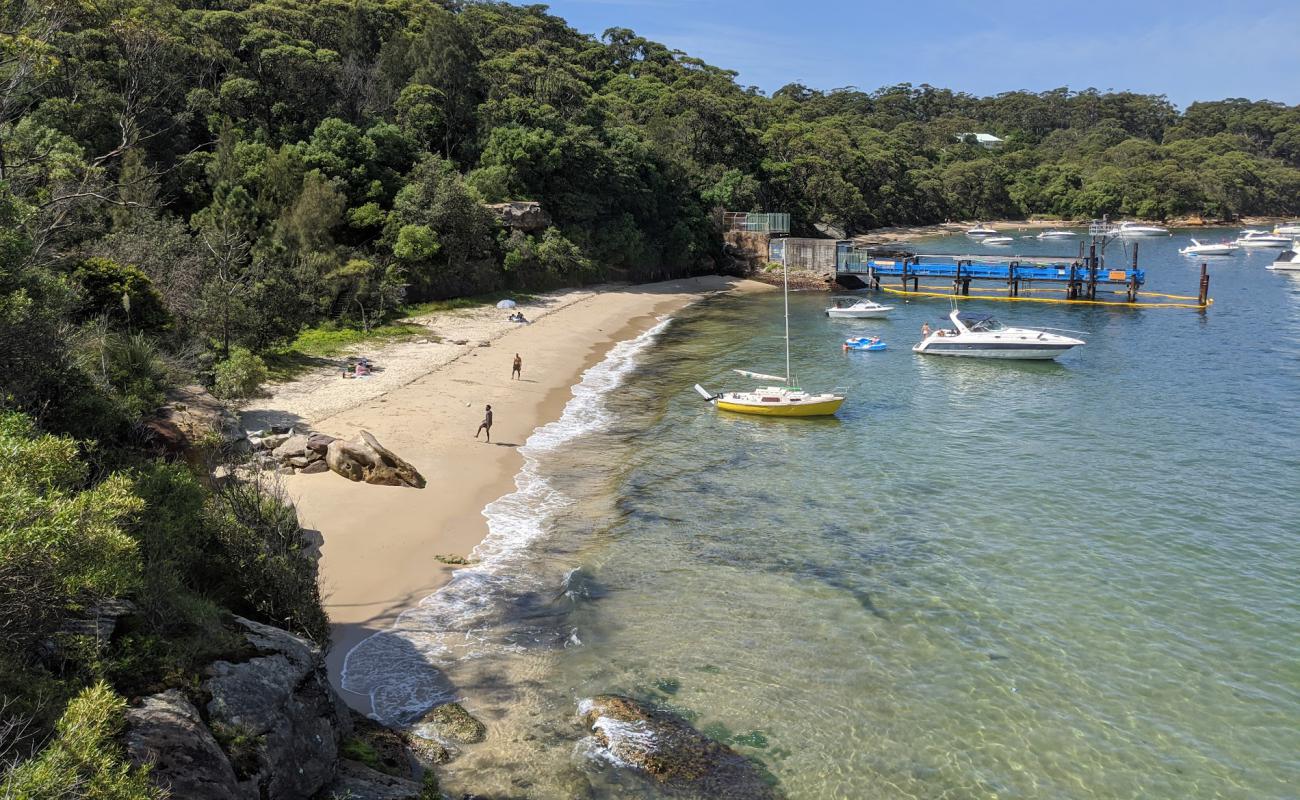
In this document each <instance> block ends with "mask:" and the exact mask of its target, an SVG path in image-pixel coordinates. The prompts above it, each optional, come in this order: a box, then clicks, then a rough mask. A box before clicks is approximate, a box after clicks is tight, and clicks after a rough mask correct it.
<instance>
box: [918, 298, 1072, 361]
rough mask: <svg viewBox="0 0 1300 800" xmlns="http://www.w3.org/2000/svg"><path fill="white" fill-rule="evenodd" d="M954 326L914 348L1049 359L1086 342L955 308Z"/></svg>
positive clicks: (953, 353) (941, 352)
mask: <svg viewBox="0 0 1300 800" xmlns="http://www.w3.org/2000/svg"><path fill="white" fill-rule="evenodd" d="M948 319H950V320H952V325H953V327H952V328H951V329H947V330H945V329H943V328H940V329H938V330H936V331H932V332H931V333H930V335H929V336H926V337H925V338H924V339H922V340H921V341H920V342H919V343H917V345H916V346H915V347H913V348H912V352H914V353H920V354H923V355H936V356H965V357H967V358H1007V359H1018V360H1046V359H1052V358H1056V357H1057V356H1059V355H1061V354H1062V353H1064V352H1066V351H1067V350H1069V349H1071V348H1073V347H1078V346H1080V345H1082V344H1085V342H1084V341H1083V340H1081V339H1073V338H1071V337H1069V336H1062V335H1060V334H1056V333H1050V332H1048V331H1045V330H1039V329H1036V328H1012V327H1008V326H1006V325H1003V324H1002V323H1001V322H998V321H997V320H996V319H994V318H993V317H991V316H989V315H988V314H972V313H966V312H962V311H958V310H954V311H953V312H952V313H951V314H949V315H948Z"/></svg>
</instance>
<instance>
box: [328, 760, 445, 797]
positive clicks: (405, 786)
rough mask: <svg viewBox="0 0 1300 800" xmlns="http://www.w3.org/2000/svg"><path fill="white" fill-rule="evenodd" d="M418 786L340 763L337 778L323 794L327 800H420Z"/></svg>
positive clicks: (357, 764) (349, 763) (346, 761)
mask: <svg viewBox="0 0 1300 800" xmlns="http://www.w3.org/2000/svg"><path fill="white" fill-rule="evenodd" d="M421 788H422V787H421V786H420V784H418V783H416V782H415V781H413V780H408V779H406V778H399V777H397V776H396V775H388V774H385V773H383V772H379V771H378V770H373V769H371V768H370V767H367V766H366V765H365V764H359V763H357V762H356V761H348V760H347V759H344V760H343V761H340V762H339V771H338V777H337V778H335V779H334V782H333V783H332V784H330V786H329V788H327V789H326V790H325V792H324V793H323V796H324V797H326V798H330V800H421V796H420V791H421Z"/></svg>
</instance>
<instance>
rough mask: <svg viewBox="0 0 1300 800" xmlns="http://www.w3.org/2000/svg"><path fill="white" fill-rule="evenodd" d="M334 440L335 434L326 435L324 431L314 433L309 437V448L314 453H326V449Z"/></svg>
mask: <svg viewBox="0 0 1300 800" xmlns="http://www.w3.org/2000/svg"><path fill="white" fill-rule="evenodd" d="M332 441H334V437H333V436H326V435H325V434H323V433H313V434H311V435H310V436H308V437H307V449H308V450H309V451H311V452H313V453H320V454H321V455H324V453H325V449H326V448H328V447H329V446H330V442H332Z"/></svg>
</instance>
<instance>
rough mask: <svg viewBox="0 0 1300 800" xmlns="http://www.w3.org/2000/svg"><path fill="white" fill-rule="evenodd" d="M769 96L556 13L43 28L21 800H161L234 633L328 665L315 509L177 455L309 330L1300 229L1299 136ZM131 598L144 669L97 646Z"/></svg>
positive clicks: (10, 183)
mask: <svg viewBox="0 0 1300 800" xmlns="http://www.w3.org/2000/svg"><path fill="white" fill-rule="evenodd" d="M736 77H737V76H736V74H735V73H734V72H730V71H728V70H726V69H724V68H719V67H715V66H712V65H709V64H706V63H704V62H702V61H700V60H698V59H696V58H692V57H690V56H689V55H687V54H685V53H681V52H678V51H673V50H671V49H669V48H667V47H665V46H663V45H661V44H658V43H655V42H652V41H647V40H646V39H644V38H641V37H639V36H637V35H636V34H635V33H634V32H632V31H630V30H626V29H617V28H616V29H611V30H608V31H605V32H604V33H603V34H600V35H599V36H593V35H589V34H585V33H581V32H578V31H575V30H573V29H572V28H570V27H569V26H568V25H566V24H565V22H564V21H563V20H561V19H559V18H557V17H555V16H552V15H550V14H548V13H547V9H546V7H545V6H540V5H536V6H512V5H506V4H501V3H491V2H451V0H447V1H446V2H436V1H435V0H225V2H219V1H218V0H40V1H39V2H37V1H36V0H6V2H5V3H4V4H3V6H2V10H0V453H3V458H0V765H4V766H5V767H6V768H7V774H6V777H4V778H3V784H0V795H2V796H4V797H44V796H49V797H54V796H58V797H97V798H128V797H129V798H135V797H146V796H151V795H152V793H153V790H151V789H150V788H149V787H148V785H147V784H146V783H145V782H143V780H142V779H141V778H140V776H139V775H138V774H136V773H134V772H131V771H128V770H127V769H126V768H125V767H123V766H122V762H121V754H120V749H119V748H118V747H117V745H115V744H114V738H113V737H114V733H115V730H116V727H115V726H116V725H118V724H119V723H120V714H121V709H122V704H123V698H124V697H126V696H132V695H134V694H136V693H139V692H143V691H153V690H155V689H156V688H157V687H159V686H174V685H182V686H183V685H186V684H187V682H190V681H191V679H192V670H193V668H194V665H196V664H199V663H202V662H203V660H204V659H208V658H210V657H211V656H212V654H213V653H214V652H218V651H220V649H221V648H222V647H227V646H230V642H229V634H228V633H227V632H225V629H224V628H223V626H222V622H221V620H222V619H223V616H224V615H227V614H229V613H230V612H232V611H233V612H237V613H240V614H244V615H246V616H250V617H252V618H255V619H261V620H264V621H269V622H275V623H276V624H279V625H285V626H287V627H289V628H290V629H292V630H294V631H296V632H298V633H300V634H302V635H306V636H309V637H311V638H314V639H316V640H317V641H320V642H322V644H323V643H325V642H324V640H325V639H326V638H327V635H328V634H327V626H326V623H325V620H324V616H323V612H322V611H321V609H320V603H319V596H318V593H317V591H316V588H315V586H314V583H313V578H312V573H311V570H310V568H309V567H308V566H305V562H304V559H303V558H302V557H301V555H300V553H299V552H298V550H299V549H300V542H299V541H298V537H297V527H296V520H295V519H294V517H293V511H292V509H291V508H288V507H286V506H284V505H283V504H282V503H281V502H280V501H278V500H277V499H276V498H275V497H274V496H271V495H267V494H266V493H265V492H264V491H263V490H262V489H261V488H260V487H259V486H258V485H257V484H256V483H253V484H239V483H229V484H226V486H225V488H222V489H220V490H216V489H213V488H211V487H209V486H207V485H205V483H204V481H203V480H202V478H203V477H204V476H203V475H202V474H201V473H196V472H195V471H193V470H192V469H191V468H189V467H187V466H184V465H183V464H179V463H166V462H164V461H161V460H158V459H157V458H155V457H154V455H153V454H152V452H151V451H150V450H149V448H148V447H147V446H146V444H145V443H144V440H143V439H142V437H141V435H140V431H141V424H142V423H143V422H144V421H145V420H147V419H148V418H149V416H150V414H151V413H153V411H154V410H155V409H156V408H158V407H159V406H160V405H161V404H162V403H163V402H164V400H165V398H166V396H167V393H168V391H169V389H171V388H172V387H174V386H177V385H179V384H183V383H193V382H195V381H198V382H201V383H203V384H205V385H207V386H209V387H211V388H213V389H214V390H215V391H216V392H217V393H219V394H222V395H224V396H229V397H239V396H241V395H245V394H247V393H249V392H250V391H253V390H255V388H256V385H257V384H258V383H259V382H260V381H261V380H262V379H263V377H264V374H265V370H264V367H263V365H262V361H261V356H262V355H264V354H267V353H270V352H273V351H274V350H275V349H276V348H279V347H283V346H285V344H286V343H288V342H291V341H293V340H294V339H295V337H297V336H299V335H300V333H301V332H302V331H304V330H305V329H309V328H312V327H313V326H317V327H319V326H322V325H324V326H334V327H343V328H349V327H351V328H363V329H367V330H368V329H369V328H371V327H372V326H374V325H376V324H378V323H382V321H383V320H384V319H385V318H386V317H391V316H393V315H394V314H397V313H399V312H400V311H401V310H402V309H403V307H405V306H406V305H407V304H410V303H414V302H418V301H424V300H436V299H440V298H450V297H460V296H465V295H480V294H486V293H490V292H494V291H499V290H514V291H518V290H530V289H545V288H550V287H556V286H563V285H576V284H581V283H586V282H593V281H598V280H605V279H611V278H616V279H630V280H635V281H643V280H654V279H659V278H666V277H670V276H680V275H687V274H695V273H700V272H707V271H713V270H715V269H717V268H718V267H719V264H718V263H717V258H718V257H719V256H720V253H721V246H720V245H721V241H720V231H719V230H718V224H717V220H718V212H719V211H720V210H721V209H730V210H766V211H788V212H790V213H791V214H792V215H793V217H794V220H795V224H796V226H797V227H798V228H799V229H800V230H801V231H803V232H807V233H811V232H813V231H814V230H815V229H817V228H818V227H819V226H821V227H823V228H824V227H825V226H830V227H832V228H836V229H840V230H843V231H846V232H849V233H852V232H855V231H861V230H864V229H868V228H871V227H876V226H883V225H891V224H902V223H927V222H936V221H942V220H944V219H948V218H954V219H975V218H984V219H994V218H1019V217H1023V216H1025V215H1029V214H1044V215H1055V216H1060V217H1068V218H1088V217H1095V216H1099V215H1101V214H1111V215H1113V216H1138V217H1145V218H1156V219H1165V218H1171V217H1175V216H1180V215H1205V216H1207V217H1214V218H1233V217H1237V216H1240V215H1245V214H1276V215H1296V214H1300V107H1292V106H1285V105H1281V104H1278V103H1272V102H1264V101H1250V100H1243V99H1228V100H1222V101H1217V102H1201V103H1195V104H1193V105H1191V106H1190V107H1188V108H1187V109H1185V110H1182V111H1180V110H1179V109H1177V108H1175V107H1174V106H1173V105H1171V104H1170V103H1169V102H1168V101H1166V100H1165V99H1164V98H1163V97H1159V96H1149V95H1139V94H1131V93H1124V92H1120V93H1100V92H1097V91H1095V90H1091V89H1088V90H1084V91H1070V90H1067V89H1058V90H1054V91H1050V92H1043V93H1037V94H1035V93H1027V92H1009V93H1006V94H1001V95H998V96H996V97H974V96H970V95H967V94H962V93H960V92H953V91H949V90H945V89H937V88H934V87H930V86H924V85H923V86H919V87H918V86H911V85H900V86H890V87H886V88H882V89H879V90H876V91H872V92H864V91H859V90H857V89H851V88H850V89H837V90H833V91H818V90H814V89H810V88H807V87H804V86H800V85H790V86H786V87H784V88H782V89H780V90H779V91H776V92H774V93H772V94H771V95H770V96H768V95H766V94H764V93H763V92H761V91H759V90H757V89H756V88H754V87H745V86H742V85H739V84H738V83H737V81H736ZM863 80H864V81H870V75H869V74H868V75H864V76H863ZM977 131H978V132H988V133H992V134H996V135H997V136H999V137H1002V138H1003V139H1004V140H1005V145H1004V146H1003V147H1002V148H1000V149H998V150H986V149H984V148H982V147H979V146H977V145H976V144H973V143H972V142H971V141H969V139H964V138H963V137H962V135H963V134H966V133H971V132H977ZM506 200H536V201H540V203H541V204H542V207H543V209H544V211H545V213H546V216H547V219H548V222H547V223H546V224H545V225H544V226H542V227H540V228H538V229H536V230H532V231H530V232H524V231H521V230H512V229H511V228H510V227H507V226H505V225H503V224H502V223H501V221H500V220H499V219H498V217H497V216H496V215H494V213H493V211H492V210H491V209H490V208H489V207H488V205H487V204H490V203H494V202H500V201H506ZM123 597H125V598H130V599H131V600H132V601H133V603H134V604H135V607H136V608H137V609H138V613H136V614H135V615H133V620H134V622H133V623H132V625H131V626H130V627H129V628H128V630H127V631H126V632H125V633H124V634H122V635H120V636H117V637H115V638H114V641H113V642H112V643H111V646H109V647H108V648H107V649H104V648H99V647H95V646H88V645H86V644H85V643H84V642H79V640H78V638H77V637H76V636H75V635H62V634H61V633H60V631H64V630H65V628H66V626H65V624H64V623H65V622H66V621H67V619H69V618H70V617H73V616H75V615H77V614H84V613H85V612H86V610H87V609H90V608H92V607H94V605H95V604H96V603H97V602H99V601H101V600H105V599H108V598H123Z"/></svg>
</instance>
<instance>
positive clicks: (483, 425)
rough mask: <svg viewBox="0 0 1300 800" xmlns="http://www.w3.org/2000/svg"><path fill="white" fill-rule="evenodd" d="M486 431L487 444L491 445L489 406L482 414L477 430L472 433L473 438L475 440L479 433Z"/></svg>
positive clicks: (490, 409) (490, 408) (490, 407)
mask: <svg viewBox="0 0 1300 800" xmlns="http://www.w3.org/2000/svg"><path fill="white" fill-rule="evenodd" d="M484 431H487V440H488V444H491V443H492V406H491V405H489V406H488V407H487V410H486V411H484V412H483V421H482V422H480V423H479V426H478V430H477V431H475V432H474V438H475V439H477V438H478V435H479V434H480V433H483V432H484Z"/></svg>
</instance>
